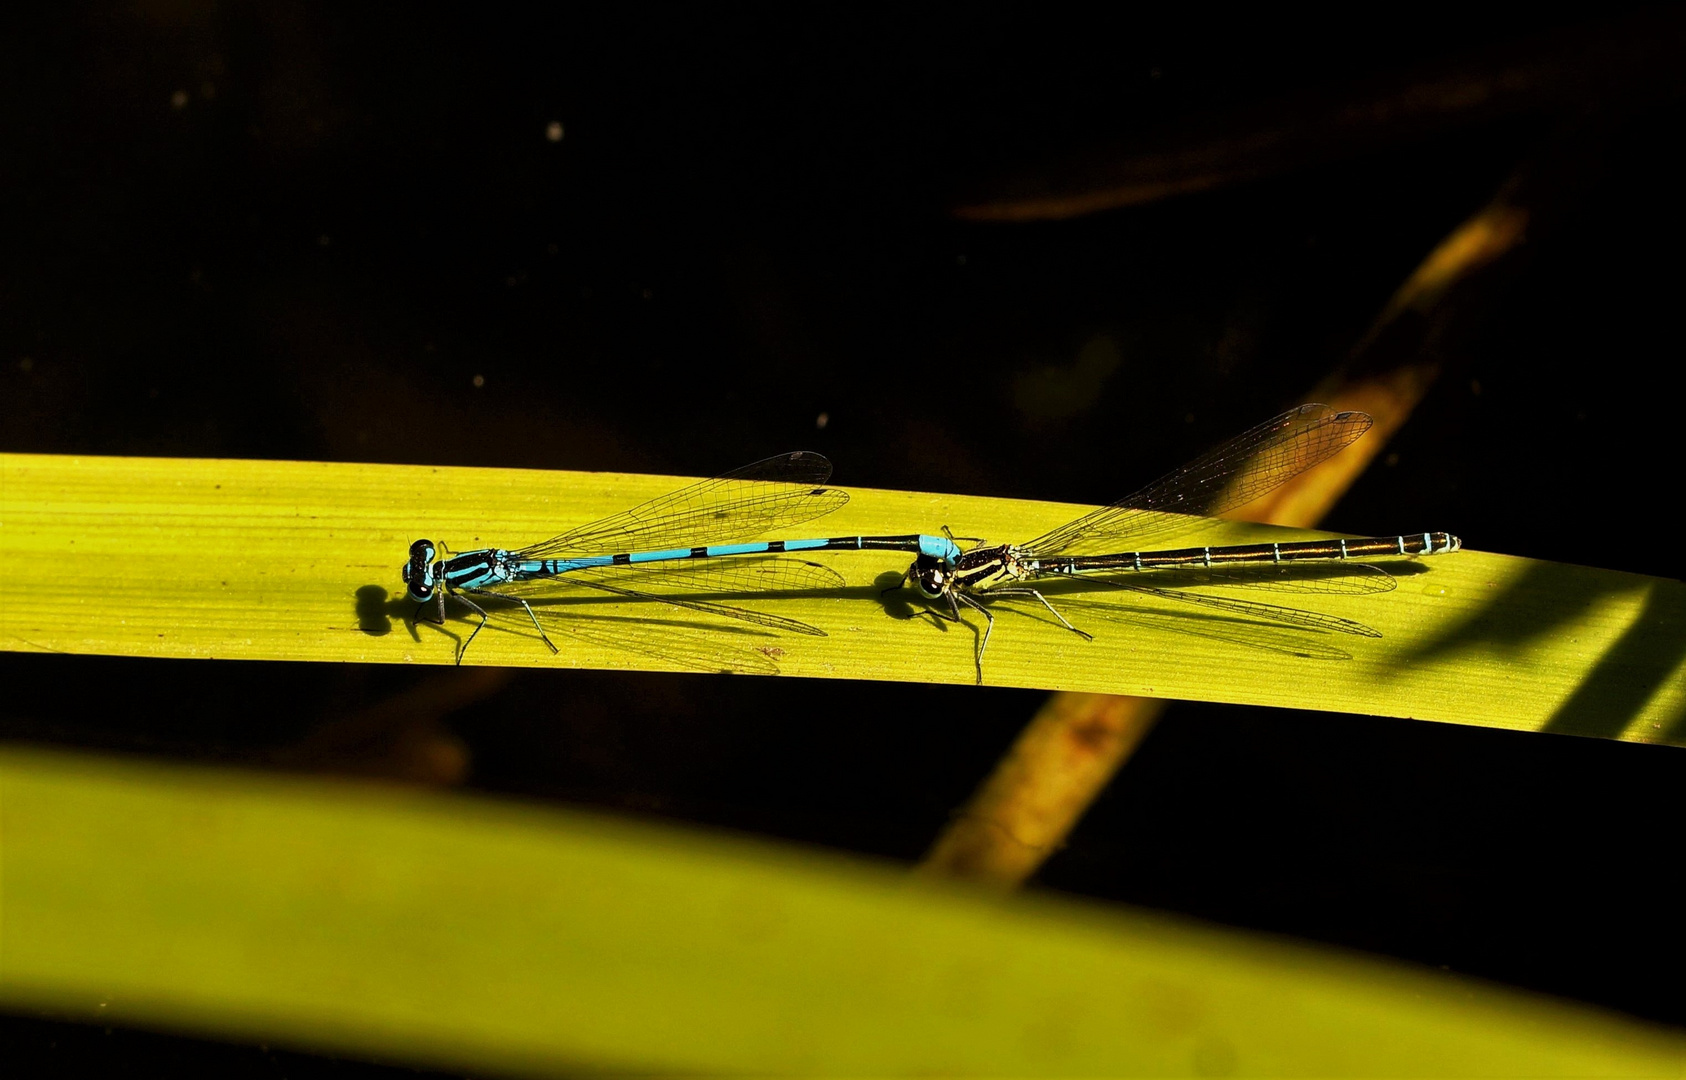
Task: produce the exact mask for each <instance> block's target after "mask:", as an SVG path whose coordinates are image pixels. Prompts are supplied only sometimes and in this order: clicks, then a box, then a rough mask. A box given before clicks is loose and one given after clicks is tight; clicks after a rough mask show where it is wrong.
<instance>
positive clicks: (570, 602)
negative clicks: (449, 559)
mask: <svg viewBox="0 0 1686 1080" xmlns="http://www.w3.org/2000/svg"><path fill="white" fill-rule="evenodd" d="M753 561H756V562H761V563H784V564H788V565H784V566H777V567H774V566H762V567H760V568H756V567H741V568H740V567H733V566H731V565H730V564H729V563H730V561H729V560H722V562H723V563H724V564H725V565H721V566H719V567H697V568H695V569H692V568H690V567H685V568H675V569H674V570H671V571H664V570H652V571H651V572H642V568H635V567H601V568H595V569H593V570H583V571H576V572H574V573H571V574H567V575H563V576H561V577H556V578H542V579H538V580H535V581H524V582H511V583H509V584H507V585H504V586H501V587H500V588H499V589H497V590H496V591H492V592H487V591H480V590H472V591H470V595H471V596H472V597H473V598H474V599H475V601H476V602H477V603H479V604H480V605H481V606H482V607H483V608H484V609H485V610H486V613H487V621H488V623H489V624H492V625H495V626H497V627H498V628H499V629H501V630H506V631H510V632H513V633H517V634H523V635H525V636H528V637H536V636H537V635H536V634H534V632H533V624H532V621H531V620H529V619H528V618H527V613H526V610H525V609H523V608H522V607H521V606H520V602H521V601H525V602H526V603H527V604H528V606H529V607H531V609H532V611H533V615H534V617H536V618H537V619H538V622H539V625H540V626H542V627H544V629H545V632H546V633H550V634H563V635H567V636H570V637H575V638H579V639H581V640H584V641H590V642H594V643H596V644H598V645H603V646H607V647H611V648H616V649H623V650H626V651H628V652H635V653H640V654H643V655H645V656H654V657H659V658H661V659H664V660H668V661H671V662H673V663H677V664H679V665H681V666H683V667H689V668H693V669H695V670H698V671H739V672H750V673H759V674H767V675H771V674H776V673H777V672H778V665H777V663H776V662H775V661H774V656H776V655H778V654H781V653H782V651H783V650H782V649H779V648H776V647H773V646H772V645H771V642H772V641H773V640H774V639H775V638H776V636H777V635H779V634H800V635H805V636H810V637H824V636H825V631H823V630H821V629H819V628H818V627H815V626H810V625H809V624H807V623H804V622H800V621H798V620H796V619H789V618H785V617H783V616H780V615H771V614H768V613H766V612H762V611H752V610H749V609H747V608H741V607H736V606H733V605H730V604H725V603H721V602H719V601H718V600H714V599H703V598H701V597H699V596H697V595H694V594H696V593H705V594H709V595H715V596H718V595H722V594H728V595H729V594H733V593H746V594H757V593H761V594H764V593H767V592H769V591H774V590H771V589H770V588H769V584H768V582H769V581H770V580H771V581H776V582H782V583H784V584H785V585H786V586H787V587H790V588H802V589H807V588H813V587H816V586H818V587H823V588H831V587H833V580H832V579H833V578H835V577H836V575H835V574H834V573H833V572H832V571H830V570H829V569H827V568H825V567H822V566H818V565H817V564H813V563H804V562H802V561H801V560H797V559H785V560H773V559H769V560H753ZM803 567H808V568H812V570H813V571H818V573H813V572H810V571H808V570H803V569H800V568H803ZM757 569H760V570H761V571H762V572H761V573H760V574H756V573H755V571H756V570H757ZM599 571H603V572H604V573H603V575H602V576H603V577H606V578H609V579H610V580H597V576H598V573H599ZM752 575H753V576H752ZM631 585H640V586H648V589H649V591H645V590H643V589H635V588H631V587H629V586H631ZM747 585H754V586H755V587H753V588H749V587H746V586H747ZM669 589H679V590H685V595H676V594H674V593H671V592H667V591H665V590H669ZM733 638H736V639H738V641H739V642H742V641H745V640H753V639H756V638H759V639H762V640H764V641H767V642H768V643H769V644H768V645H765V646H761V647H745V646H744V645H741V644H737V643H734V642H732V641H731V640H730V639H733Z"/></svg>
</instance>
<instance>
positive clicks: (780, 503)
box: [515, 450, 849, 559]
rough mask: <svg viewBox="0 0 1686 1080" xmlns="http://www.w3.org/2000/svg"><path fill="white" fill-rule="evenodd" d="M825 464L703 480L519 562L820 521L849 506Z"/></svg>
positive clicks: (758, 467) (795, 463) (530, 551)
mask: <svg viewBox="0 0 1686 1080" xmlns="http://www.w3.org/2000/svg"><path fill="white" fill-rule="evenodd" d="M829 479H831V462H830V461H827V460H826V458H825V456H824V455H822V454H815V453H810V452H808V451H806V450H800V451H797V452H795V453H790V454H780V455H779V456H777V457H770V458H766V459H765V460H762V461H757V462H756V463H755V464H753V465H745V466H744V467H743V468H741V469H734V470H733V471H731V472H729V473H725V474H723V475H721V476H716V477H714V478H713V479H711V480H702V481H699V482H698V483H695V484H692V485H691V486H690V487H687V488H681V489H680V490H678V491H675V492H673V493H672V494H669V495H663V496H661V497H660V498H658V499H651V500H650V501H649V502H647V503H644V504H642V505H640V506H635V507H633V508H632V509H631V510H624V511H622V512H621V513H618V514H615V515H613V516H611V517H606V518H603V519H602V520H601V521H594V522H592V523H591V524H589V525H582V526H580V527H579V528H577V529H573V530H571V531H569V532H565V533H563V534H562V535H561V536H555V537H552V538H551V539H549V540H545V541H543V542H541V543H537V544H534V545H532V546H531V547H525V548H522V549H521V550H519V551H517V552H516V553H515V554H516V555H517V556H518V557H519V558H523V559H545V558H554V557H557V556H561V555H612V554H617V553H619V552H622V551H640V550H642V551H649V550H657V549H662V548H669V547H698V546H701V545H704V544H715V543H721V542H723V541H728V540H750V539H753V538H755V537H757V536H760V535H761V534H762V533H765V532H771V531H772V530H774V529H781V528H785V527H787V526H791V525H797V524H800V523H802V522H804V521H811V520H813V519H814V518H817V517H822V516H824V515H825V514H829V513H831V512H832V511H834V510H836V509H838V508H839V507H841V506H843V505H844V504H845V503H847V502H848V501H849V496H848V494H847V493H846V492H843V491H839V490H838V489H836V488H830V487H826V486H825V485H826V481H828V480H829Z"/></svg>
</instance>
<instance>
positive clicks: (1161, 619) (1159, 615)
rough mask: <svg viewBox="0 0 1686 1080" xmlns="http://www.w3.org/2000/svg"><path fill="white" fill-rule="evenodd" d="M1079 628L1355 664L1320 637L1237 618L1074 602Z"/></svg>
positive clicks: (1071, 612)
mask: <svg viewBox="0 0 1686 1080" xmlns="http://www.w3.org/2000/svg"><path fill="white" fill-rule="evenodd" d="M1060 610H1061V611H1063V612H1065V613H1066V616H1067V617H1068V618H1070V619H1071V620H1072V621H1073V622H1074V623H1075V624H1076V625H1077V626H1083V625H1085V624H1087V623H1089V622H1090V621H1091V620H1094V619H1099V620H1102V621H1105V622H1117V623H1128V624H1129V625H1131V626H1144V627H1150V628H1152V629H1154V630H1162V631H1165V632H1168V633H1173V634H1187V635H1190V636H1192V637H1198V638H1204V639H1206V640H1208V641H1221V642H1227V643H1229V644H1231V645H1242V646H1245V647H1247V648H1249V649H1264V650H1265V651H1267V652H1275V653H1283V654H1285V655H1288V656H1298V657H1301V658H1304V659H1307V660H1351V659H1352V654H1351V653H1350V652H1347V651H1346V650H1345V649H1343V648H1341V647H1340V646H1338V645H1335V644H1332V643H1330V642H1329V641H1325V640H1322V638H1321V637H1320V635H1317V634H1313V633H1309V632H1307V631H1305V630H1300V629H1296V628H1294V627H1290V626H1279V625H1276V624H1274V623H1268V622H1254V621H1251V620H1243V619H1233V618H1222V617H1218V618H1202V617H1198V616H1193V617H1191V616H1190V614H1189V613H1188V612H1182V611H1156V610H1153V609H1152V608H1148V607H1125V606H1122V605H1119V604H1104V603H1101V602H1099V601H1094V600H1087V601H1071V600H1068V601H1066V602H1065V603H1062V604H1061V605H1060Z"/></svg>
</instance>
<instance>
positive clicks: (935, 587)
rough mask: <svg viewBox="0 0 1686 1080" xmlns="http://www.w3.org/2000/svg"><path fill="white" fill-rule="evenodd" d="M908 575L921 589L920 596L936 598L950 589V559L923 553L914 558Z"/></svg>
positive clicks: (916, 586) (917, 587)
mask: <svg viewBox="0 0 1686 1080" xmlns="http://www.w3.org/2000/svg"><path fill="white" fill-rule="evenodd" d="M907 576H908V577H910V578H912V579H913V587H914V588H916V589H918V590H919V595H920V596H923V597H924V598H925V599H927V600H935V599H937V598H939V597H941V596H942V595H943V594H944V593H945V592H946V591H947V590H948V583H949V565H948V560H947V559H943V558H940V557H938V556H936V555H921V556H919V557H918V558H917V559H914V560H913V566H912V567H911V568H910V569H909V570H908V572H907Z"/></svg>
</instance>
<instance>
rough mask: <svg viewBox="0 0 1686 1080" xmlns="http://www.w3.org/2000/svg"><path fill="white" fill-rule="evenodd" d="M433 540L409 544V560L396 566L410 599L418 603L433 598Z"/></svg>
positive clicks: (435, 583) (434, 580)
mask: <svg viewBox="0 0 1686 1080" xmlns="http://www.w3.org/2000/svg"><path fill="white" fill-rule="evenodd" d="M433 550H434V549H433V541H432V540H417V541H416V542H415V543H413V544H411V545H410V561H409V562H407V563H405V564H404V565H403V566H401V567H399V568H398V575H399V576H400V577H402V578H403V579H404V584H405V585H407V586H409V592H410V599H411V600H414V601H416V602H417V603H418V604H419V603H423V602H425V601H427V600H431V599H433V590H434V588H435V586H436V585H437V584H438V582H437V580H436V579H435V578H434V575H433Z"/></svg>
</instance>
